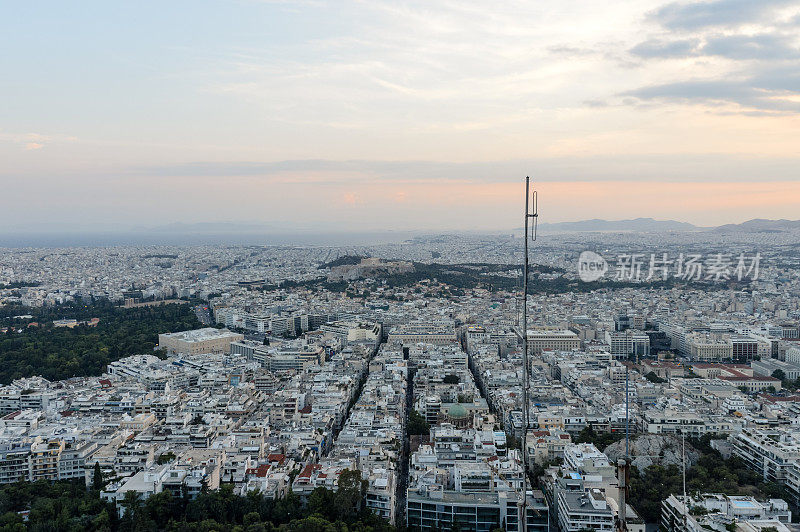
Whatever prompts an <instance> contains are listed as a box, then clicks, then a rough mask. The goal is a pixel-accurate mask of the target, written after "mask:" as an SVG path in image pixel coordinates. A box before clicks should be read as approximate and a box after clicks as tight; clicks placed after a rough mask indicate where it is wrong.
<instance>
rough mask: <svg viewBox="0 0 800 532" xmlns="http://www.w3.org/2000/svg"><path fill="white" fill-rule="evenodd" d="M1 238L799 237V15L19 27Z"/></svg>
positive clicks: (470, 10) (46, 5) (369, 11)
mask: <svg viewBox="0 0 800 532" xmlns="http://www.w3.org/2000/svg"><path fill="white" fill-rule="evenodd" d="M0 49H2V50H3V53H1V54H0V72H2V75H0V101H2V105H0V226H2V227H4V228H5V229H6V230H26V229H31V228H59V229H66V228H75V229H76V230H77V229H85V228H96V229H109V230H111V229H119V228H128V227H150V226H157V225H163V224H171V223H197V222H248V223H264V224H269V225H270V226H272V227H281V228H298V229H304V230H345V231H347V230H358V231H369V230H385V229H391V230H454V229H467V230H476V229H477V230H496V229H498V230H504V229H509V228H514V227H519V226H520V225H521V222H520V219H521V213H522V205H523V204H522V202H523V199H524V195H523V183H524V177H525V175H530V176H531V177H532V178H533V180H534V182H535V184H536V188H537V189H538V191H539V203H540V205H539V210H540V221H541V222H560V221H573V220H582V219H591V218H606V219H627V218H635V217H640V216H645V217H654V218H658V219H676V220H681V221H688V222H692V223H695V224H698V225H716V224H722V223H730V222H741V221H744V220H747V219H751V218H789V219H797V218H800V4H798V2H797V1H796V0H791V1H787V0H758V1H754V0H709V1H704V2H683V1H678V2H674V1H664V0H627V1H625V2H609V1H607V0H604V1H602V2H600V1H588V0H561V1H559V2H550V1H518V0H506V1H503V2H488V3H487V2H485V1H479V0H461V1H450V0H446V1H437V0H420V1H388V0H386V1H385V0H368V1H351V0H337V1H333V2H326V1H322V0H298V1H291V0H262V1H257V0H238V1H233V0H231V1H204V0H186V1H180V0H174V1H169V2H163V1H159V2H150V1H139V2H109V1H108V0H103V1H91V0H86V1H81V2H63V1H60V0H54V1H44V0H42V1H31V2H6V3H3V5H2V7H0Z"/></svg>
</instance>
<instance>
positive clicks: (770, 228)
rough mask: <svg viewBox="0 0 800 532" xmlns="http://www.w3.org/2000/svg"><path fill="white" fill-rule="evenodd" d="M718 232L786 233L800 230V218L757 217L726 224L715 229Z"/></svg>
mask: <svg viewBox="0 0 800 532" xmlns="http://www.w3.org/2000/svg"><path fill="white" fill-rule="evenodd" d="M713 230H714V231H716V232H718V233H784V232H786V231H798V230H800V220H764V219H761V218H757V219H755V220H748V221H746V222H742V223H740V224H725V225H720V226H719V227H715V228H714V229H713Z"/></svg>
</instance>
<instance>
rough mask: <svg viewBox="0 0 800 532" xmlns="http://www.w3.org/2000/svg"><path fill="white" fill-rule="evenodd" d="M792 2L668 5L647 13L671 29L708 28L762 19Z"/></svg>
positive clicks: (722, 0)
mask: <svg viewBox="0 0 800 532" xmlns="http://www.w3.org/2000/svg"><path fill="white" fill-rule="evenodd" d="M793 3H794V0H713V1H710V2H693V3H685V2H672V3H669V4H667V5H665V6H663V7H661V8H659V9H657V10H656V11H655V12H653V13H651V14H650V18H651V19H652V20H654V21H656V22H658V23H659V24H661V25H662V26H664V27H666V28H668V29H671V30H697V29H701V28H708V27H722V26H727V27H736V26H741V25H743V24H747V23H753V22H758V21H761V20H763V19H764V18H766V17H768V16H769V15H771V14H772V12H773V11H774V10H776V9H777V8H780V7H783V6H787V5H792V4H793Z"/></svg>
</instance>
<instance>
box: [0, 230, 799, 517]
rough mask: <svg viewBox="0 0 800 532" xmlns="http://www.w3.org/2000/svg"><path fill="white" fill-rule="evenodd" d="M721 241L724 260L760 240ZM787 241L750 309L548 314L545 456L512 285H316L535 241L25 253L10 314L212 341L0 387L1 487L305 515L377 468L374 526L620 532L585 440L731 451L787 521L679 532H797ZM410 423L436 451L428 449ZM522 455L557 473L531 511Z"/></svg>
mask: <svg viewBox="0 0 800 532" xmlns="http://www.w3.org/2000/svg"><path fill="white" fill-rule="evenodd" d="M594 238H597V239H598V241H599V239H600V237H596V236H595V237H591V238H587V239H586V241H584V242H582V245H583V246H592V245H593V239H594ZM692 238H695V239H700V238H701V237H697V236H694V237H693V236H690V235H680V236H675V237H674V241H672V242H668V243H661V244H662V245H664V246H674V249H678V248H679V247H680V246H691V245H693V244H694V245H699V244H703V245H709V246H710V245H711V244H709V243H707V242H706V243H703V242H700V243H698V242H695V241H693V240H692ZM726 238H727V237H720V239H719V241H718V242H716V244H715V245H719V246H727V247H728V248H729V249H730V250H732V251H735V250H738V249H743V250H744V249H750V248H749V247H748V246H751V245H752V244H753V241H751V240H750V238H749V237H743V238H741V239H739V240H736V241H730V240H726ZM783 238H785V237H782V236H775V235H767V237H766V239H767V240H769V239H772V240H773V241H771V242H763V239H762V242H761V244H762V245H764V246H765V247H764V249H761V250H760V252H761V253H762V255H763V258H762V261H763V262H762V271H761V276H760V278H759V280H757V281H754V282H752V283H750V284H749V285H748V286H747V287H746V289H745V288H743V287H740V286H734V287H728V286H726V287H714V286H706V287H703V286H673V287H664V286H658V287H654V286H648V285H642V286H629V285H624V286H617V287H613V288H612V287H609V288H601V289H599V290H594V291H580V290H572V289H566V290H563V291H560V292H556V293H534V294H533V295H531V297H530V300H529V308H528V316H529V323H528V325H529V327H528V331H527V335H528V339H529V350H530V356H529V361H530V366H529V367H528V368H527V370H528V371H529V372H530V389H529V396H530V410H529V412H528V414H529V418H530V420H531V426H530V428H529V430H528V431H527V438H524V434H525V427H524V424H523V419H524V415H523V402H522V393H521V386H522V381H523V372H524V371H525V370H526V368H525V367H524V364H523V356H522V349H521V342H520V341H519V340H518V338H517V335H516V334H515V332H514V329H515V328H517V329H518V328H519V325H520V321H519V319H520V318H519V315H520V300H519V297H518V292H517V291H516V290H513V289H511V290H489V289H487V288H486V287H480V286H479V287H469V288H463V289H462V288H459V290H460V291H458V292H456V291H454V290H452V289H448V288H447V287H445V286H444V285H443V284H442V283H440V282H438V281H437V280H435V279H429V280H423V281H419V282H417V283H414V284H404V285H393V284H391V283H387V282H386V281H385V280H382V279H381V277H380V275H381V274H380V273H376V269H375V268H376V267H377V268H378V270H380V264H379V263H370V264H368V265H367V266H368V267H364V266H363V265H362V266H359V269H357V270H356V273H353V272H352V271H351V270H348V269H345V270H341V269H338V270H335V272H333V277H332V278H331V282H333V283H338V282H343V281H341V279H343V278H347V288H346V289H343V290H341V291H337V290H334V289H332V288H329V287H326V286H325V285H315V284H314V281H315V280H317V279H319V278H320V277H325V278H326V279H327V278H328V276H330V275H331V271H332V269H331V268H323V269H322V270H320V269H319V267H320V265H321V264H323V263H325V262H327V261H330V260H333V259H336V258H337V257H339V256H342V255H344V254H348V253H349V254H360V255H364V256H372V257H382V258H386V259H400V260H402V261H405V262H402V263H401V262H398V263H397V265H393V266H392V267H391V268H393V270H392V271H393V272H395V273H399V274H406V273H407V272H408V271H409V270H408V267H409V266H408V265H409V264H411V262H408V261H424V262H428V263H430V262H436V261H438V262H439V263H441V264H475V263H491V264H515V263H518V262H519V250H518V247H519V246H518V244H519V240H518V239H517V240H516V241H515V240H514V239H513V238H497V239H481V238H478V237H473V238H463V239H456V238H450V237H442V238H439V239H434V238H430V239H420V240H419V241H412V242H409V243H407V244H405V245H400V244H394V245H386V246H372V247H358V248H353V249H347V250H333V249H327V248H301V247H280V248H277V247H276V248H271V247H258V248H254V247H229V248H228V247H198V248H178V249H166V248H132V247H127V248H123V247H120V248H104V249H100V248H96V249H95V248H83V249H60V250H53V249H20V250H9V252H8V253H4V254H3V255H1V256H0V286H5V285H9V286H14V285H13V284H12V283H22V284H35V286H14V287H13V288H3V289H0V304H22V305H26V306H41V305H58V304H61V303H65V302H70V301H86V302H87V304H88V302H89V301H91V299H92V298H109V299H111V300H112V301H115V302H117V303H118V304H120V305H123V306H124V305H127V306H133V305H139V304H146V303H147V304H149V303H152V302H154V301H158V300H171V299H179V298H184V299H188V300H191V301H192V303H193V304H194V305H196V309H197V312H198V316H200V317H201V319H202V320H203V321H205V323H204V325H205V326H206V327H205V328H203V329H198V330H195V331H185V332H181V333H173V334H162V335H160V336H159V348H160V352H159V353H153V354H145V355H142V354H139V355H135V356H129V357H125V358H122V359H120V360H117V361H115V362H112V363H111V364H109V365H108V367H107V368H106V371H105V372H104V374H103V375H101V376H92V377H76V378H72V379H68V380H64V381H59V382H49V381H47V380H45V379H43V378H41V377H30V378H24V379H18V380H15V381H13V382H11V383H6V385H4V386H2V387H0V483H10V482H16V481H20V480H28V481H35V480H38V479H51V480H54V479H71V478H83V479H85V481H86V483H87V484H91V483H92V482H93V472H94V469H95V464H98V465H99V467H100V468H101V471H102V473H103V475H104V477H105V478H106V479H107V481H108V484H107V485H106V486H105V487H104V491H103V497H105V498H107V499H108V500H111V501H122V500H124V498H125V494H126V493H127V492H131V491H133V492H136V493H138V494H139V495H140V496H141V497H143V498H146V497H148V496H150V495H152V494H155V493H159V492H161V491H164V490H170V491H172V492H174V493H176V494H181V493H184V494H188V495H189V496H192V495H193V494H196V493H199V491H200V490H201V489H215V488H217V487H219V486H220V484H221V483H231V484H233V486H234V489H235V491H236V493H239V494H246V493H248V492H250V491H258V492H261V493H262V494H264V495H265V496H267V497H270V498H280V497H283V496H285V495H286V494H287V493H289V492H290V491H291V492H294V493H295V494H297V495H298V496H300V497H301V498H306V497H308V495H310V493H311V492H312V491H313V490H314V489H315V488H317V487H327V488H330V489H336V486H337V479H338V477H339V475H340V474H341V473H342V472H343V471H346V470H358V471H360V473H361V475H362V479H363V480H364V481H366V485H367V489H366V495H365V504H366V506H367V507H368V508H370V509H372V510H373V511H374V512H375V513H377V514H378V515H380V516H382V517H384V518H385V519H387V520H388V521H389V522H391V523H393V524H400V523H407V524H408V525H409V526H410V527H412V528H414V527H416V528H419V529H423V530H438V529H442V528H445V529H447V528H449V527H453V526H455V525H456V524H457V525H458V527H459V528H460V529H462V530H465V529H469V530H486V531H489V530H493V529H495V528H497V527H502V528H504V529H506V530H521V528H522V527H521V521H522V520H523V518H524V519H525V521H526V523H527V529H528V530H538V531H541V532H547V531H549V530H550V529H551V528H552V529H553V530H556V529H558V530H561V532H578V531H581V530H586V529H593V530H600V531H609V532H610V531H611V530H613V529H615V528H616V526H617V524H618V520H619V519H620V514H621V512H620V508H619V506H620V500H621V498H620V493H619V491H620V490H619V482H618V479H617V470H616V466H615V463H614V462H613V461H612V460H611V459H610V458H609V456H607V455H606V454H604V453H603V452H602V450H600V449H597V448H596V447H594V446H593V445H591V444H585V443H581V444H578V443H575V442H574V441H575V439H576V437H577V436H578V434H580V433H581V432H582V431H584V430H585V429H586V428H587V427H591V428H592V430H594V431H596V432H599V433H603V432H616V433H624V432H625V431H628V432H629V433H630V434H631V435H637V434H651V435H660V436H664V437H666V438H669V437H674V436H677V437H680V436H681V435H684V436H687V437H698V436H703V435H706V434H712V435H714V437H715V438H716V439H715V440H714V444H715V445H716V446H717V447H718V448H719V449H721V450H724V451H725V452H726V453H730V454H732V455H734V456H737V457H739V458H741V459H742V460H743V461H744V463H746V464H747V467H749V468H751V469H752V470H753V471H755V472H757V473H758V474H759V475H761V476H762V477H763V479H764V480H765V481H771V482H777V483H779V484H781V485H783V486H784V487H785V490H786V493H788V494H789V500H787V501H784V500H779V499H771V500H768V501H758V500H755V499H753V498H752V497H734V496H733V495H731V494H715V493H703V494H690V495H687V496H684V495H682V494H680V493H675V494H672V495H671V496H670V497H669V498H668V499H666V500H665V501H664V502H663V513H662V522H661V523H660V524H661V526H662V527H663V528H664V529H665V530H680V532H700V530H701V529H706V530H715V531H718V532H722V531H723V529H724V530H727V531H729V532H730V531H732V530H734V529H736V530H740V531H742V532H760V531H762V530H764V529H766V528H774V529H776V530H779V531H781V532H784V531H788V530H789V528H787V527H788V526H789V525H790V521H791V516H792V514H791V511H790V510H789V506H788V505H789V504H791V505H794V506H796V505H797V504H798V503H799V502H800V395H796V394H794V393H791V392H787V391H785V390H783V389H782V388H783V385H784V384H785V383H787V382H789V381H795V380H797V379H798V377H800V273H799V271H798V270H797V268H796V265H795V266H794V268H793V267H792V266H791V265H790V264H789V263H788V262H785V259H784V258H785V256H786V253H785V252H786V249H787V248H791V245H793V244H792V242H789V243H787V242H785V241H784V240H782V239H783ZM569 242H570V241H569V239H565V240H553V241H550V242H549V243H548V242H547V241H546V242H545V243H544V244H543V245H542V246H541V248H542V249H541V252H540V253H539V254H538V256H537V261H538V263H539V264H542V265H546V266H550V267H553V268H557V270H554V272H555V273H553V274H547V275H552V276H553V278H563V280H564V282H565V283H573V285H574V283H576V282H579V281H577V280H576V277H575V275H574V274H573V273H571V272H573V271H574V264H573V265H570V261H571V260H572V259H571V257H572V255H570V253H571V252H572V251H575V250H576V249H578V248H577V247H572V248H571V247H570V246H571V245H572V244H570V243H569ZM767 244H769V246H767ZM616 245H617V246H618V248H619V250H620V252H630V251H631V250H633V249H636V247H637V246H641V245H642V240H641V238H640V237H637V236H635V235H622V236H621V237H620V238H619V239H618V240H617V242H616ZM670 249H672V248H670ZM793 249H795V254H796V249H797V248H793ZM667 251H669V249H668V250H667ZM782 257H784V258H782ZM795 260H796V259H795ZM770 261H772V262H770ZM781 261H784V262H781ZM376 264H377V265H378V266H376ZM412 267H413V266H412ZM558 268H569V271H562V270H558ZM509 271H512V269H511V268H509ZM365 275H366V277H365ZM370 275H374V276H375V277H369V276H370ZM540 275H545V274H540ZM287 281H288V282H289V283H287ZM282 283H283V284H282ZM534 284H535V283H534ZM64 318H65V319H66V320H69V319H70V317H69V316H64ZM63 326H69V324H66V325H63ZM8 328H9V327H5V330H4V333H9V331H8ZM13 332H14V331H13V327H12V330H11V334H13ZM156 355H159V356H156ZM416 414H419V416H421V417H422V418H423V419H424V421H425V422H426V423H427V424H428V426H429V431H428V433H427V434H419V435H413V436H412V437H408V423H409V419H410V418H411V416H412V415H414V416H416ZM523 440H524V441H523ZM523 453H525V454H526V455H527V459H528V462H529V463H530V464H532V466H534V467H536V468H537V471H538V472H539V474H540V477H539V478H537V479H536V480H537V481H539V480H540V483H539V485H538V486H536V485H534V487H533V488H529V490H528V492H527V493H523V482H522V479H523V476H524V474H525V473H524V471H523V465H522V464H523V462H524V460H523ZM631 458H633V459H636V457H635V456H632V457H631ZM523 500H524V501H525V505H524V507H525V508H526V509H527V513H526V515H525V516H523V515H522V514H521V509H522V508H523V505H521V502H522V501H523ZM701 507H702V508H704V510H703V512H700V511H699V510H697V509H698V508H701ZM623 513H624V514H625V516H626V521H627V527H628V529H629V530H635V531H636V532H643V531H644V527H645V523H644V521H643V520H642V519H641V518H640V517H639V514H638V512H637V509H636V508H635V507H632V506H631V505H630V504H628V505H627V507H626V508H625V511H624V512H623ZM732 527H735V528H732Z"/></svg>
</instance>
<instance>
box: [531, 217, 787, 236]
mask: <svg viewBox="0 0 800 532" xmlns="http://www.w3.org/2000/svg"><path fill="white" fill-rule="evenodd" d="M539 229H541V230H542V231H546V232H554V233H555V232H606V231H627V232H632V233H657V232H664V231H676V232H677V231H680V232H689V231H694V232H698V231H714V232H719V233H783V232H787V231H798V230H800V220H763V219H756V220H748V221H746V222H742V223H740V224H725V225H720V226H719V227H699V226H696V225H693V224H690V223H687V222H678V221H676V220H654V219H653V218H635V219H633V220H600V219H594V220H583V221H580V222H559V223H541V224H539Z"/></svg>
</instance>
